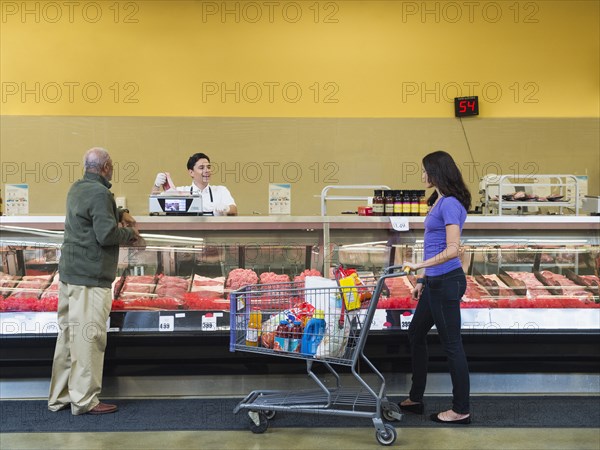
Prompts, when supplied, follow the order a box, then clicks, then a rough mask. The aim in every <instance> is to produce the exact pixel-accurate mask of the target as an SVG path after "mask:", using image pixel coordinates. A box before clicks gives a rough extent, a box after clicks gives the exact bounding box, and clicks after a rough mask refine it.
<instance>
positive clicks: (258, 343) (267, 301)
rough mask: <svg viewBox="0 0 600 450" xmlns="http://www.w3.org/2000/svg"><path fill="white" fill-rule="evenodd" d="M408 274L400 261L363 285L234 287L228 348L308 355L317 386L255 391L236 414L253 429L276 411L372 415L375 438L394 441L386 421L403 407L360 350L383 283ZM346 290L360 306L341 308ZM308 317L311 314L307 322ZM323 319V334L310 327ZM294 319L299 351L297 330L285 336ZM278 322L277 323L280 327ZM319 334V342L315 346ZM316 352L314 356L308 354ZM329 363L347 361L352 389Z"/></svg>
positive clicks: (258, 429) (256, 430)
mask: <svg viewBox="0 0 600 450" xmlns="http://www.w3.org/2000/svg"><path fill="white" fill-rule="evenodd" d="M406 274H407V272H406V271H404V270H403V268H402V267H401V266H392V267H389V268H387V269H386V270H385V272H384V275H383V276H381V277H380V278H379V279H378V280H377V282H376V284H370V285H362V286H360V288H356V289H355V290H354V291H352V290H351V289H352V288H349V287H339V286H338V285H337V283H336V281H334V280H331V282H332V285H331V286H324V287H304V284H298V283H284V284H278V285H276V286H275V285H254V286H246V287H244V288H242V289H240V290H238V291H235V292H232V293H231V294H230V300H231V316H230V320H231V322H230V326H231V331H230V333H231V334H230V351H232V352H235V351H243V352H253V353H263V354H269V355H273V356H281V357H286V358H297V359H303V360H306V367H307V372H308V375H309V377H310V378H312V380H314V382H315V383H316V384H317V386H318V388H315V389H310V390H297V391H281V390H278V391H275V390H260V391H253V392H251V393H250V394H248V395H247V396H246V398H244V399H243V400H242V401H241V402H240V403H239V404H238V405H237V406H236V407H235V409H234V411H233V412H234V414H237V413H238V412H239V411H240V410H247V411H248V416H249V418H250V421H249V423H250V429H251V431H252V432H254V433H263V432H265V431H266V430H267V428H268V427H269V420H271V419H272V418H273V417H274V416H275V413H276V412H277V411H286V412H298V413H312V414H331V415H337V416H346V417H364V418H369V419H372V420H373V425H374V426H375V430H376V431H375V436H376V438H377V441H378V442H379V443H380V444H382V445H392V444H393V443H394V441H395V440H396V430H395V428H394V427H393V426H392V425H391V424H390V423H387V422H393V421H396V420H400V419H401V418H402V415H401V414H400V408H399V407H398V405H397V404H395V403H392V402H390V401H388V399H387V397H386V391H385V379H384V377H383V375H382V374H381V373H380V372H379V371H378V370H377V369H376V368H375V366H374V365H373V364H372V363H371V362H370V361H369V360H368V359H367V357H366V356H365V355H364V353H363V350H364V347H365V343H366V340H367V335H368V332H369V328H370V326H371V322H372V320H373V316H374V314H375V310H376V308H377V302H378V300H379V297H380V295H381V293H382V291H383V290H384V289H385V285H384V282H385V280H386V279H387V278H391V277H398V276H402V275H406ZM325 284H327V283H325ZM350 295H358V296H359V297H360V300H361V301H360V305H359V306H358V307H357V308H356V309H351V310H348V309H347V308H342V306H341V305H342V302H344V297H347V296H350ZM355 304H356V302H355ZM319 310H320V311H323V314H321V313H320V312H319ZM311 316H313V319H316V322H313V323H312V324H311V322H310V320H312V319H309V318H310V317H311ZM320 317H323V318H324V320H325V327H324V329H323V328H321V330H324V331H323V332H322V333H320V331H321V330H319V328H318V327H317V328H315V327H314V326H313V325H314V324H315V323H316V324H319V323H321V324H322V322H319V320H318V319H319V318H320ZM298 319H299V320H300V321H303V322H304V323H305V324H306V325H305V329H304V333H303V334H302V341H301V343H300V348H299V350H298V348H295V347H296V346H297V344H298V342H295V341H294V339H296V340H297V339H298V335H296V337H294V335H293V334H291V333H288V334H287V339H288V341H287V342H286V340H285V339H286V335H285V321H290V320H294V321H296V323H297V321H298ZM340 319H341V320H340ZM257 323H260V324H261V325H260V330H257ZM279 325H281V328H278V327H279ZM315 330H318V331H315ZM257 334H258V336H257ZM317 340H320V343H318V345H317V347H316V351H315V343H316V342H315V341H317ZM293 348H295V350H292V349H293ZM313 351H315V354H312V353H311V352H313ZM361 362H363V363H364V364H366V365H367V366H368V367H369V368H370V369H371V371H372V372H373V373H374V374H375V377H373V378H374V379H375V383H374V382H372V381H371V384H375V386H371V385H369V383H368V382H367V381H366V380H365V379H364V378H363V377H362V376H361V374H360V373H359V371H358V369H359V365H360V364H361ZM315 363H320V364H323V365H324V366H325V367H326V368H327V369H328V371H329V373H330V374H332V375H333V377H334V379H335V387H328V386H326V385H325V382H324V380H322V379H321V378H319V376H317V375H316V374H315V373H314V371H313V364H315ZM333 365H340V366H347V367H350V370H351V373H352V375H353V377H354V380H355V381H356V382H357V383H354V384H356V385H357V387H354V386H351V387H344V386H342V385H341V384H342V383H341V381H342V380H341V377H340V375H339V374H338V373H337V372H336V371H335V370H334V368H333ZM351 380H352V379H351ZM384 420H385V421H386V423H384Z"/></svg>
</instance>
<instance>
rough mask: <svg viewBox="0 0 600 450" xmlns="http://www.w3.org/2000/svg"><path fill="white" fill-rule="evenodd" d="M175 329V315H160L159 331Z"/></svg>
mask: <svg viewBox="0 0 600 450" xmlns="http://www.w3.org/2000/svg"><path fill="white" fill-rule="evenodd" d="M173 330H175V317H173V316H160V317H159V318H158V331H173Z"/></svg>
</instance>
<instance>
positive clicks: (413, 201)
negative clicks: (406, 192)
mask: <svg viewBox="0 0 600 450" xmlns="http://www.w3.org/2000/svg"><path fill="white" fill-rule="evenodd" d="M410 215H411V216H418V215H419V196H418V195H417V191H411V194H410Z"/></svg>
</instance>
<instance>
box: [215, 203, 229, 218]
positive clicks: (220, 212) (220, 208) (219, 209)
mask: <svg viewBox="0 0 600 450" xmlns="http://www.w3.org/2000/svg"><path fill="white" fill-rule="evenodd" d="M229 210H230V208H229V205H224V204H220V205H217V206H215V216H226V215H227V213H228V212H229Z"/></svg>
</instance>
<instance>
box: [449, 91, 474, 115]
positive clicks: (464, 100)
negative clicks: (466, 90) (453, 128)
mask: <svg viewBox="0 0 600 450" xmlns="http://www.w3.org/2000/svg"><path fill="white" fill-rule="evenodd" d="M478 115H479V97H477V96H474V97H456V98H455V99H454V116H455V117H465V116H478Z"/></svg>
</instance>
